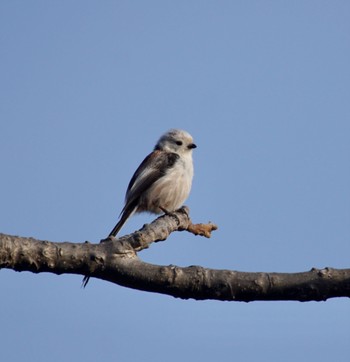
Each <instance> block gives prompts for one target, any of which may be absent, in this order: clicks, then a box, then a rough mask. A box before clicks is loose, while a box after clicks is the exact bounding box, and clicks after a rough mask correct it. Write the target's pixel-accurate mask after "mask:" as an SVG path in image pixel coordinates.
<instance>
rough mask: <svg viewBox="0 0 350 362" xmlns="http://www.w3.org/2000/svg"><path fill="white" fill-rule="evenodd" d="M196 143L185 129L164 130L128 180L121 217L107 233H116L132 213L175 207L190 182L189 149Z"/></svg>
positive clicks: (172, 208) (191, 166) (188, 189)
mask: <svg viewBox="0 0 350 362" xmlns="http://www.w3.org/2000/svg"><path fill="white" fill-rule="evenodd" d="M196 147H197V146H196V145H195V144H194V143H193V139H192V136H191V135H190V134H189V133H187V132H186V131H183V130H179V129H172V130H170V131H168V132H166V133H165V134H164V135H163V136H162V137H161V138H160V139H159V141H158V142H157V144H156V146H155V147H154V150H153V152H152V153H150V154H149V155H148V156H147V157H146V158H145V159H144V160H143V162H142V163H141V165H140V166H139V167H138V169H137V170H136V172H135V173H134V175H133V177H132V178H131V180H130V183H129V186H128V189H127V191H126V196H125V206H124V208H123V210H122V212H121V213H120V220H119V221H118V223H117V225H116V226H115V227H114V228H113V230H112V231H111V232H110V234H109V236H116V235H117V233H118V232H119V230H120V229H121V228H122V227H123V225H124V223H125V222H126V221H127V219H128V218H129V217H130V216H131V215H133V214H134V213H138V212H143V211H148V212H152V213H155V214H160V213H161V212H162V211H163V212H172V211H175V210H177V209H178V208H179V207H180V206H181V205H182V204H183V202H184V201H185V200H186V199H187V197H188V195H189V193H190V190H191V185H192V178H193V162H192V150H193V149H194V148H196Z"/></svg>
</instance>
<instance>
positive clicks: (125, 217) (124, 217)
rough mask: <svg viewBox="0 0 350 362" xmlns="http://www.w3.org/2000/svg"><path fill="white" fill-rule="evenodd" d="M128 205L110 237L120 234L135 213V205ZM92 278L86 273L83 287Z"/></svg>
mask: <svg viewBox="0 0 350 362" xmlns="http://www.w3.org/2000/svg"><path fill="white" fill-rule="evenodd" d="M127 206H128V205H125V207H124V209H123V211H122V216H121V218H120V220H119V221H118V222H117V225H116V226H114V228H113V230H112V231H111V232H110V233H109V235H108V237H110V236H114V237H115V236H116V235H117V234H118V232H119V231H120V229H121V228H122V227H123V225H124V224H125V222H126V220H128V219H129V217H130V216H131V215H132V214H133V213H134V211H135V207H130V205H129V206H128V207H127ZM89 280H90V275H85V277H84V279H83V282H82V287H83V288H85V287H86V285H87V283H89Z"/></svg>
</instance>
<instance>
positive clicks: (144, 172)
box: [122, 151, 180, 213]
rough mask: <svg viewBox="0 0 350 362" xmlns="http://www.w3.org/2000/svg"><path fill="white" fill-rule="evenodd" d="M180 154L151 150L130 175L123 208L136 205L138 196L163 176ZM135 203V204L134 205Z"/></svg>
mask: <svg viewBox="0 0 350 362" xmlns="http://www.w3.org/2000/svg"><path fill="white" fill-rule="evenodd" d="M179 158H180V156H179V155H178V154H176V153H173V152H165V151H153V152H152V153H150V154H149V155H148V156H147V157H146V158H145V159H144V160H143V161H142V163H141V164H140V166H139V167H138V169H137V170H136V171H135V173H134V175H133V176H132V178H131V180H130V182H129V186H128V189H127V191H126V196H125V206H124V208H123V211H122V213H123V212H124V211H125V209H127V208H129V207H130V206H131V205H133V204H135V203H136V205H137V203H138V201H139V199H140V196H141V195H142V194H143V193H144V192H145V191H147V190H148V189H149V188H150V187H151V186H152V185H153V183H154V182H156V181H157V180H158V179H160V178H161V177H163V176H164V175H165V174H166V172H167V170H168V169H169V168H171V167H172V166H174V164H175V163H176V161H177V160H178V159H179ZM136 205H135V206H136Z"/></svg>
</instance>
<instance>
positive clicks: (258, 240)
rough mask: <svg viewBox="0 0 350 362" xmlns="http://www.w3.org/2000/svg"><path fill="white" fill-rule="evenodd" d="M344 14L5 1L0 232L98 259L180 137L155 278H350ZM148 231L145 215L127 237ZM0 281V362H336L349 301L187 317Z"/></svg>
mask: <svg viewBox="0 0 350 362" xmlns="http://www.w3.org/2000/svg"><path fill="white" fill-rule="evenodd" d="M349 14H350V3H349V2H348V1H322V0H321V1H319V0H317V1H249V2H248V1H191V0H190V1H47V0H45V1H16V0H14V1H13V0H11V1H7V0H5V1H1V3H0V40H1V47H0V52H1V56H0V64H1V67H0V72H1V80H0V135H1V142H0V164H1V188H0V203H1V208H0V231H1V232H3V233H8V234H16V235H21V236H33V237H35V238H38V239H46V240H50V241H72V242H83V241H85V240H89V241H91V242H98V241H99V240H100V239H101V238H103V237H105V236H106V235H107V234H108V232H109V231H110V230H111V228H112V227H113V226H114V224H115V222H116V220H117V217H118V214H119V212H120V210H121V208H122V207H123V202H124V194H125V190H126V187H127V184H128V182H129V180H130V178H131V176H132V174H133V172H134V171H135V169H136V167H137V166H138V165H139V163H140V162H141V161H142V159H143V158H144V157H145V156H146V154H148V153H149V152H150V151H151V150H152V148H153V146H154V144H155V142H156V141H157V139H158V138H159V136H160V135H161V134H162V133H163V132H165V131H167V130H168V129H170V128H184V129H186V130H187V131H189V132H190V133H191V134H192V135H193V137H194V139H195V142H196V143H197V145H198V148H197V149H196V150H195V151H194V161H195V178H194V182H193V188H192V193H191V196H190V197H189V199H188V200H187V202H186V204H187V205H188V206H189V207H190V210H191V216H192V219H193V221H194V222H206V221H209V220H211V221H213V222H215V223H217V224H218V226H219V230H218V231H217V232H215V233H214V234H213V236H212V238H211V239H204V238H200V237H195V236H193V235H191V234H188V233H184V232H183V233H175V234H173V235H171V237H170V238H169V239H168V240H167V241H165V242H163V243H158V244H156V245H152V247H151V248H150V249H148V250H146V251H144V252H142V253H140V257H141V258H142V259H143V260H145V261H148V262H152V263H155V264H164V265H168V264H176V265H179V266H189V265H202V266H204V267H211V268H220V269H222V268H227V269H233V270H241V271H276V272H298V271H306V270H310V269H311V268H312V267H318V268H322V267H326V266H329V267H335V268H346V267H350V264H349V255H350V223H349V221H350V190H349V185H350V167H349V165H350V142H349V136H350V86H349V85H350V21H349ZM152 219H153V217H152V216H151V215H147V214H144V215H139V216H135V217H134V218H133V219H132V220H130V221H129V222H128V223H127V225H126V226H125V228H124V229H123V231H122V233H121V234H124V233H129V232H132V231H134V230H136V229H138V228H140V227H141V226H142V225H143V224H144V223H145V222H150V221H151V220H152ZM81 280H82V277H80V276H74V275H63V276H56V275H53V274H40V275H34V274H31V273H15V272H13V271H11V270H1V271H0V286H1V301H0V307H1V312H0V316H1V317H0V320H1V330H0V344H1V359H2V360H4V361H15V362H17V361H24V360H27V361H48V360H49V361H87V362H88V361H109V360H113V361H146V362H147V361H153V362H158V361H170V362H173V361H180V360H181V361H203V362H207V361H223V360H225V361H227V360H236V361H318V362H322V361H330V360H332V361H337V362H343V361H344V362H345V361H348V358H349V354H350V343H349V326H350V312H349V300H347V299H333V300H329V301H327V302H318V303H317V302H309V303H299V302H253V303H248V304H247V303H239V302H230V303H229V302H217V301H201V302H197V301H193V300H187V301H183V300H180V299H175V298H172V297H169V296H164V295H159V294H151V293H145V292H140V291H135V290H130V289H126V288H123V287H119V286H117V285H114V284H111V283H108V282H103V281H99V280H96V279H92V280H91V281H90V283H89V285H88V287H87V288H86V289H85V290H84V289H82V288H81Z"/></svg>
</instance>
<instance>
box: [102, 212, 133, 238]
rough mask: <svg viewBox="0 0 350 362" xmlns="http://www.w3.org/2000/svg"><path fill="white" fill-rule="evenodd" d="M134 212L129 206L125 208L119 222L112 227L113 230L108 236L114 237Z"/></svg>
mask: <svg viewBox="0 0 350 362" xmlns="http://www.w3.org/2000/svg"><path fill="white" fill-rule="evenodd" d="M134 211H135V208H134V207H130V206H129V207H127V208H124V209H123V211H122V216H121V218H120V220H119V221H118V222H117V225H116V226H114V228H113V230H112V231H111V232H110V233H109V235H108V236H116V235H117V234H118V232H119V231H120V229H121V228H122V227H123V225H124V224H125V222H126V220H128V219H129V217H130V216H131V215H132V214H133V213H134Z"/></svg>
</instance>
